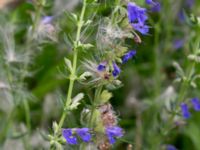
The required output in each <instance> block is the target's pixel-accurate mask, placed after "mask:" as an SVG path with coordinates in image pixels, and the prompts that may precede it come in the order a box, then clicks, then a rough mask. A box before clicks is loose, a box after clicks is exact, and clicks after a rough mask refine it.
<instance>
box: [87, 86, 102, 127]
mask: <svg viewBox="0 0 200 150" xmlns="http://www.w3.org/2000/svg"><path fill="white" fill-rule="evenodd" d="M102 88H103V86H99V87H97V88H96V91H95V95H94V101H93V103H92V110H91V115H90V119H89V123H88V127H90V128H93V118H94V110H95V108H96V105H97V104H98V103H99V100H100V94H101V91H102Z"/></svg>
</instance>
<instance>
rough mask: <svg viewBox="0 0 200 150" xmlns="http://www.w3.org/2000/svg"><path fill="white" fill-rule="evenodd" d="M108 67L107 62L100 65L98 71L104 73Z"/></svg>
mask: <svg viewBox="0 0 200 150" xmlns="http://www.w3.org/2000/svg"><path fill="white" fill-rule="evenodd" d="M106 65H107V63H106V62H102V63H100V64H99V65H98V66H97V70H98V71H104V70H105V69H106Z"/></svg>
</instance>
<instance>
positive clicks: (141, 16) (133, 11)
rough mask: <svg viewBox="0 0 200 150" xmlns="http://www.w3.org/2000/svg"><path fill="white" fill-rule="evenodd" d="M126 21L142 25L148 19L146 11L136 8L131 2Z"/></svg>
mask: <svg viewBox="0 0 200 150" xmlns="http://www.w3.org/2000/svg"><path fill="white" fill-rule="evenodd" d="M127 9H128V19H129V22H130V23H138V22H139V23H142V24H144V23H145V21H146V20H147V19H148V17H147V14H146V9H145V8H141V7H139V6H137V5H136V4H135V3H133V2H129V3H128V6H127Z"/></svg>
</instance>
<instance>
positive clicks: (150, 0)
mask: <svg viewBox="0 0 200 150" xmlns="http://www.w3.org/2000/svg"><path fill="white" fill-rule="evenodd" d="M145 2H146V4H148V5H151V4H152V3H154V2H153V1H152V0H145Z"/></svg>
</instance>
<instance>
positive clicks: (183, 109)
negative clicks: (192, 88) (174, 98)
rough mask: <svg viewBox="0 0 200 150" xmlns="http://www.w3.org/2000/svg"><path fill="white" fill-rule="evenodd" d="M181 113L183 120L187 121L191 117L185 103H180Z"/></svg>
mask: <svg viewBox="0 0 200 150" xmlns="http://www.w3.org/2000/svg"><path fill="white" fill-rule="evenodd" d="M181 111H182V115H183V118H185V119H188V118H190V117H191V114H190V112H189V109H188V105H187V104H186V103H181Z"/></svg>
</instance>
